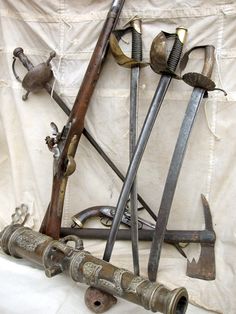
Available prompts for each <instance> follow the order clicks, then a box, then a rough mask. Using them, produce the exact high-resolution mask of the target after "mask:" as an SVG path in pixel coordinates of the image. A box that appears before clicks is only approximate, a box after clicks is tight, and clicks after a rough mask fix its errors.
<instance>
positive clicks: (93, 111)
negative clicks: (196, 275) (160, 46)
mask: <svg viewBox="0 0 236 314" xmlns="http://www.w3.org/2000/svg"><path fill="white" fill-rule="evenodd" d="M110 4H111V1H109V0H102V1H101V0H99V1H95V0H90V1H82V0H77V1H76V0H70V1H69V0H56V1H52V0H45V1H36V0H31V1H26V0H21V1H15V0H0V15H1V20H0V23H1V30H0V68H1V71H0V104H1V105H0V147H1V148H0V174H1V175H0V191H1V193H0V228H1V229H2V228H3V227H4V226H5V225H6V224H9V223H10V221H11V214H12V213H13V211H14V208H15V207H16V206H18V205H19V204H21V203H26V204H27V205H28V206H29V208H30V213H31V220H30V221H29V225H30V226H33V227H34V228H35V229H37V228H38V227H39V226H40V221H41V220H42V218H43V216H44V213H45V211H46V208H47V204H48V202H49V200H50V194H51V181H52V154H51V153H50V152H49V151H48V149H47V147H46V145H45V141H44V139H45V137H46V136H47V135H49V134H50V133H51V130H50V122H51V121H54V122H55V123H56V124H57V125H58V127H59V129H61V128H62V127H63V125H64V124H65V122H66V119H67V117H66V115H65V114H64V113H63V112H62V110H61V109H60V108H59V107H58V106H57V105H56V104H55V102H54V101H53V100H52V99H50V98H49V96H48V94H47V93H46V92H44V91H42V92H40V93H38V94H37V95H36V94H31V95H30V96H29V99H28V100H27V101H26V102H23V101H22V99H21V96H22V94H23V90H22V87H21V85H20V83H19V82H17V81H16V80H15V78H14V76H13V74H12V71H11V63H12V51H13V50H14V48H16V47H18V46H21V47H23V48H24V51H25V53H26V54H27V55H28V56H29V57H30V59H31V60H32V62H33V63H34V64H38V63H39V62H42V61H44V60H45V59H46V58H47V57H48V55H49V53H50V51H51V50H55V51H56V53H57V57H56V58H55V59H53V61H52V67H53V71H54V74H55V76H56V81H55V90H56V91H57V92H59V93H60V95H61V97H62V98H63V99H64V100H65V101H66V102H67V103H68V105H69V107H70V108H71V107H72V106H73V101H74V99H75V97H76V94H77V91H78V89H79V86H80V83H81V80H82V78H83V74H84V72H85V70H86V66H87V64H88V61H89V59H90V57H91V54H92V51H93V49H94V46H95V43H96V40H97V38H98V35H99V32H100V30H101V28H102V25H103V22H104V19H105V17H106V14H107V11H108V9H109V7H110ZM134 15H138V16H140V17H141V18H142V19H143V48H144V59H145V60H149V49H150V45H151V42H152V40H153V38H154V37H155V36H156V35H157V34H158V33H159V32H160V31H161V30H165V31H167V32H174V31H175V28H176V27H177V26H185V27H187V28H188V31H189V33H188V40H187V44H186V46H185V50H186V49H189V48H191V47H192V46H195V45H203V44H212V45H214V46H215V47H216V60H217V62H216V65H215V68H214V73H213V79H214V81H215V82H216V84H217V86H219V87H221V88H225V89H226V90H227V92H228V96H227V98H225V97H224V96H223V94H222V93H220V92H212V93H210V94H209V98H208V99H207V100H204V102H203V104H202V105H201V108H200V110H199V112H198V116H197V119H196V123H195V125H194V128H193V131H192V134H191V138H190V140H189V145H188V150H187V153H186V156H185V160H184V163H183V167H182V171H181V174H180V178H179V182H178V187H177V190H176V193H175V198H174V202H173V206H172V212H171V216H170V220H169V224H168V227H169V228H172V229H199V228H203V226H204V224H203V212H202V205H201V201H200V194H201V193H203V194H205V195H206V196H207V198H208V200H209V202H210V206H211V210H212V215H213V220H214V228H215V231H216V234H217V242H216V268H217V276H216V280H215V281H211V282H207V281H202V280H198V279H192V278H189V277H187V276H186V275H185V271H186V260H185V259H184V258H183V257H181V256H180V255H179V253H178V252H177V251H176V250H175V249H174V248H173V247H171V246H168V245H164V248H163V252H162V255H161V262H160V268H159V273H158V280H159V281H160V282H161V283H163V284H165V285H167V286H168V287H169V288H174V287H178V286H185V287H186V288H187V290H188V292H189V295H190V302H191V303H192V304H195V306H194V307H193V306H190V307H189V309H188V313H208V311H209V312H210V313H224V314H233V313H236V305H235V294H236V288H235V277H234V275H235V256H236V255H235V236H236V230H235V220H236V218H235V191H236V181H235V177H236V166H235V165H236V161H235V156H236V145H235V129H236V81H235V72H236V36H235V26H236V24H235V19H236V4H235V1H232V0H215V1H213V0H206V1H204V0H192V1H187V0H183V1H179V0H175V1H164V0H160V1H153V0H139V1H135V0H127V1H126V3H125V5H124V8H123V11H122V14H121V19H120V21H119V25H118V26H120V27H122V26H123V25H124V24H125V23H127V22H128V20H129V19H131V18H132V17H133V16H134ZM123 48H124V50H125V51H126V52H127V53H129V51H130V48H131V44H130V41H129V38H127V40H126V43H123ZM202 62H203V53H202V52H199V53H197V52H196V53H193V54H192V56H191V61H190V63H191V65H190V64H189V70H192V71H196V70H199V71H200V70H201V66H202ZM16 68H17V71H18V72H19V73H20V74H21V75H24V73H25V72H26V71H25V69H24V68H23V66H22V65H20V64H19V63H17V66H16ZM129 80H130V77H129V70H128V69H124V68H120V67H119V66H118V65H116V64H115V62H114V60H113V58H112V56H111V55H110V54H108V56H107V60H106V62H105V64H104V68H103V71H102V74H101V77H100V79H99V82H98V84H97V87H96V90H95V93H94V95H93V97H92V100H91V103H90V106H89V109H88V112H87V115H86V122H85V124H86V127H87V128H88V130H89V131H90V132H91V134H92V135H93V136H94V137H95V138H96V140H97V141H98V142H99V144H100V145H101V146H102V148H103V149H104V151H105V152H106V153H107V154H108V155H109V156H110V158H111V159H112V160H113V161H114V162H115V163H116V164H117V166H119V168H120V169H121V170H122V171H123V172H124V173H125V171H126V169H127V165H128V155H129V154H128V123H129ZM158 80H159V76H158V75H157V74H155V73H154V72H153V71H152V70H151V69H150V68H149V67H147V68H145V69H142V72H141V78H140V101H139V129H140V128H141V125H142V122H143V119H144V117H145V114H146V112H147V110H148V107H149V104H150V102H151V99H152V96H153V94H154V91H155V88H156V86H157V83H158ZM191 91H192V89H191V88H190V87H189V86H187V85H186V84H184V83H183V82H180V81H176V80H173V81H172V83H171V86H170V89H169V91H168V93H167V95H166V98H165V101H164V103H163V105H162V108H161V110H160V112H159V115H158V117H157V121H156V124H155V127H154V129H153V132H152V135H151V138H150V140H149V143H148V146H147V149H146V152H145V155H144V157H143V160H142V163H141V166H140V170H139V174H138V186H139V192H140V194H141V195H142V196H143V197H144V198H145V200H147V202H148V203H149V205H150V206H151V207H152V208H153V210H155V212H157V210H158V206H159V204H160V199H161V195H162V191H163V185H164V182H165V178H166V174H167V171H168V166H169V163H170V158H171V155H172V152H173V149H174V145H175V142H176V137H177V134H178V130H179V127H180V124H181V121H182V119H183V116H184V111H185V108H186V105H187V102H188V99H189V97H190V95H191ZM76 162H77V171H76V173H75V174H73V175H72V176H71V177H70V179H69V184H68V187H67V193H66V200H65V207H64V216H63V225H64V226H69V225H70V223H71V221H70V217H71V216H72V215H73V214H75V213H77V212H78V211H80V210H83V209H85V208H86V207H89V206H93V205H102V204H107V205H116V202H117V197H118V195H119V192H120V189H121V182H120V181H119V179H118V178H117V177H116V175H115V174H114V173H113V172H112V170H110V168H109V167H108V166H107V165H106V164H105V162H104V161H103V160H102V159H101V157H99V156H98V154H97V153H96V151H95V150H94V149H93V148H92V147H91V145H90V144H89V143H88V142H87V141H86V139H84V138H83V137H82V138H81V141H80V144H79V148H78V151H77V156H76ZM142 216H143V217H145V218H147V219H150V217H149V215H148V214H146V213H144V212H143V213H142ZM91 225H93V226H97V227H98V226H100V223H99V221H96V220H92V221H90V222H89V223H88V226H91ZM84 242H85V247H86V249H87V250H88V251H91V253H93V254H94V255H95V256H97V257H102V254H103V250H104V242H103V241H99V240H94V241H84ZM149 248H150V243H140V259H141V273H142V275H143V276H146V275H147V260H148V254H149ZM186 254H187V255H188V257H189V258H192V257H196V258H198V255H199V246H198V245H190V246H189V247H188V248H187V249H186ZM112 262H113V263H115V264H116V265H118V266H120V267H125V268H128V269H130V270H132V256H131V249H130V244H129V243H123V242H117V243H116V244H115V248H114V253H113V256H112ZM85 289H86V287H85V286H83V285H77V284H75V283H72V282H70V281H69V279H68V278H66V277H65V276H63V275H61V276H57V277H56V278H53V279H47V278H46V277H45V276H44V273H43V271H42V270H37V269H36V268H35V267H34V266H33V265H31V264H30V263H26V262H24V261H21V260H15V259H13V258H10V257H7V256H5V255H4V254H1V256H0V313H1V314H3V313H4V314H8V313H10V314H11V313H32V312H34V313H45V314H49V313H50V314H54V313H60V314H62V313H84V314H86V313H90V311H89V310H88V309H87V308H86V307H85V305H84V302H83V294H84V291H85ZM131 311H135V312H136V313H146V311H145V310H144V309H142V308H141V307H138V306H135V305H133V304H128V303H127V302H125V301H122V300H119V302H118V305H116V306H115V307H114V308H113V309H112V310H111V311H110V313H121V312H123V313H130V312H131Z"/></svg>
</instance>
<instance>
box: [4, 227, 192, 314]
mask: <svg viewBox="0 0 236 314" xmlns="http://www.w3.org/2000/svg"><path fill="white" fill-rule="evenodd" d="M69 241H73V242H74V244H75V245H74V248H73V247H71V246H69V245H68V244H67V242H69ZM0 244H1V247H2V249H3V251H4V252H5V253H6V254H8V255H11V256H14V257H18V258H19V257H21V258H24V259H26V260H29V261H31V262H34V263H37V264H38V265H40V266H43V267H44V269H45V274H46V275H47V276H48V277H53V276H55V275H57V274H60V273H62V272H66V273H68V274H69V276H70V278H71V279H72V280H74V281H76V282H81V283H85V284H87V285H89V286H91V287H94V288H97V289H99V290H101V291H104V292H106V293H109V294H112V295H116V296H118V297H121V298H123V299H125V300H127V301H130V302H132V303H135V304H138V305H140V306H142V307H144V308H145V309H147V310H151V311H153V312H157V311H159V312H161V313H166V314H174V313H175V314H177V313H178V314H182V313H185V311H186V309H187V304H188V294H187V291H186V289H185V288H177V289H174V290H168V289H167V288H165V287H164V286H163V285H161V284H158V283H152V282H150V281H149V280H147V279H145V278H142V277H139V276H135V275H134V274H133V273H131V272H130V271H128V270H125V269H121V268H118V267H116V266H114V265H112V264H110V263H107V262H105V261H103V260H101V259H98V258H96V257H94V256H92V255H91V254H90V253H89V252H87V251H84V250H83V243H82V241H81V240H80V239H79V238H77V237H75V236H71V235H70V236H67V237H65V238H63V239H61V240H60V241H57V240H53V239H52V238H51V237H49V236H47V235H44V234H41V233H39V232H36V231H33V230H31V229H30V228H26V227H23V226H22V225H10V226H7V227H6V228H5V229H4V230H3V231H2V232H1V234H0ZM92 301H93V303H94V300H92ZM95 302H96V301H95Z"/></svg>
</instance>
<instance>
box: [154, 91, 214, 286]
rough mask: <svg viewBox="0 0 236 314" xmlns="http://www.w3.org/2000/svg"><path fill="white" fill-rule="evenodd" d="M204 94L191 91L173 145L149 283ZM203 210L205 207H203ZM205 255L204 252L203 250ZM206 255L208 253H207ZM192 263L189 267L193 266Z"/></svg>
mask: <svg viewBox="0 0 236 314" xmlns="http://www.w3.org/2000/svg"><path fill="white" fill-rule="evenodd" d="M204 94H205V90H204V89H203V88H199V87H195V88H194V89H193V92H192V95H191V98H190V101H189V103H188V106H187V109H186V112H185V116H184V120H183V122H182V125H181V128H180V132H179V136H178V139H177V142H176V145H175V150H174V153H173V156H172V160H171V163H170V167H169V172H168V175H167V179H166V182H165V187H164V191H163V195H162V199H161V204H160V209H159V212H158V216H157V222H156V228H155V233H154V236H153V241H152V245H151V249H150V255H149V261H148V277H149V280H151V281H156V277H157V271H158V266H159V261H160V255H161V249H162V244H163V241H164V237H165V231H166V227H167V223H168V218H169V214H170V210H171V205H172V202H173V198H174V194H175V189H176V186H177V181H178V177H179V173H180V170H181V166H182V163H183V160H184V155H185V151H186V147H187V143H188V139H189V136H190V133H191V130H192V126H193V124H194V121H195V118H196V114H197V111H198V109H199V106H200V104H201V101H202V98H203V96H204ZM204 209H205V207H204ZM203 251H204V252H203V253H204V254H206V250H203ZM207 254H208V253H207ZM193 264H194V263H192V264H191V265H193ZM196 269H197V270H198V269H199V268H198V264H196V268H195V271H197V270H196ZM191 270H192V271H193V272H194V266H189V272H190V273H191Z"/></svg>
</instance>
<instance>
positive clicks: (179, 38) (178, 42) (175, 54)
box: [103, 27, 187, 261]
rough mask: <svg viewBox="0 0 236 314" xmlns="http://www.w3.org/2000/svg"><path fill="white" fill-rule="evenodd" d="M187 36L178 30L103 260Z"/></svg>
mask: <svg viewBox="0 0 236 314" xmlns="http://www.w3.org/2000/svg"><path fill="white" fill-rule="evenodd" d="M163 34H164V33H161V35H162V36H164V35H163ZM186 35H187V30H186V29H185V28H183V27H179V28H177V29H176V38H175V42H174V45H173V48H172V50H171V53H170V56H169V58H168V61H167V70H166V71H164V72H165V73H163V74H162V75H161V78H160V81H159V84H158V86H157V89H156V92H155V95H154V97H153V100H152V103H151V105H150V108H149V111H148V113H147V116H146V119H145V122H144V124H143V127H142V130H141V132H140V135H139V138H138V141H137V145H136V146H135V150H134V154H133V157H132V160H131V162H130V164H129V168H128V171H127V174H126V178H125V181H124V184H123V187H122V190H121V193H120V196H119V199H118V203H117V206H116V214H115V217H114V220H113V223H112V226H111V230H110V233H109V238H108V240H107V243H106V247H105V251H104V255H103V259H104V260H106V261H109V260H110V257H111V254H112V250H113V247H114V243H115V239H116V235H117V232H118V229H119V225H120V221H121V218H122V215H123V213H124V210H125V206H126V203H127V200H128V198H129V194H130V190H131V187H132V184H133V182H134V179H135V176H136V173H137V171H138V167H139V164H140V162H141V159H142V156H143V153H144V150H145V147H146V145H147V142H148V139H149V136H150V134H151V131H152V128H153V126H154V123H155V120H156V117H157V114H158V112H159V109H160V107H161V104H162V101H163V99H164V96H165V94H166V92H167V89H168V87H169V84H170V82H171V80H172V77H173V75H174V71H175V70H176V67H177V65H178V62H179V59H180V56H181V52H182V48H183V44H184V42H185V39H186ZM155 45H156V41H155V39H154V41H153V44H152V47H154V48H156V50H157V51H158V49H160V47H159V46H158V45H157V47H155ZM151 52H153V51H152V50H151ZM155 58H157V55H156V54H154V59H155ZM151 61H152V60H151ZM154 71H155V69H154Z"/></svg>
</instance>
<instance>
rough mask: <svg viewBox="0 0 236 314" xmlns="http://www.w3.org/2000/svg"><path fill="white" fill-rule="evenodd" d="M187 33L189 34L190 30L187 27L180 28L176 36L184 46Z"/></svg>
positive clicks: (177, 29)
mask: <svg viewBox="0 0 236 314" xmlns="http://www.w3.org/2000/svg"><path fill="white" fill-rule="evenodd" d="M187 33H188V30H187V29H186V28H185V27H183V26H179V27H177V28H176V35H177V36H178V38H179V41H180V42H181V43H182V44H184V43H185V42H186V39H187Z"/></svg>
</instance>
